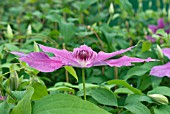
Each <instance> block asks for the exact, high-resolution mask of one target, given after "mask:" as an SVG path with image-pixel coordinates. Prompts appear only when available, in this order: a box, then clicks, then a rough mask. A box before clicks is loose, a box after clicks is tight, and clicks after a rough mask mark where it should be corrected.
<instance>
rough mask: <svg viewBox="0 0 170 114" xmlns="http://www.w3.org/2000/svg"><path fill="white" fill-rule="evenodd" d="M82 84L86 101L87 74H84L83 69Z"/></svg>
mask: <svg viewBox="0 0 170 114" xmlns="http://www.w3.org/2000/svg"><path fill="white" fill-rule="evenodd" d="M82 82H83V90H84V100H85V101H86V86H85V72H84V68H82Z"/></svg>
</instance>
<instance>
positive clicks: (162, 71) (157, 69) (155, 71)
mask: <svg viewBox="0 0 170 114" xmlns="http://www.w3.org/2000/svg"><path fill="white" fill-rule="evenodd" d="M169 69H170V62H168V63H167V64H165V65H160V66H154V67H153V68H152V69H151V72H150V75H153V76H158V77H163V76H168V77H170V70H169Z"/></svg>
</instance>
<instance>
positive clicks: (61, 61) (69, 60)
mask: <svg viewBox="0 0 170 114" xmlns="http://www.w3.org/2000/svg"><path fill="white" fill-rule="evenodd" d="M39 46H40V48H41V49H42V50H43V51H44V52H31V53H29V54H24V53H20V52H12V54H15V55H18V56H20V58H19V59H20V60H21V61H24V62H26V63H27V64H28V65H29V66H31V67H33V68H35V69H37V70H39V71H42V72H52V71H54V70H56V69H58V68H60V67H62V66H73V67H80V68H89V67H92V66H102V65H109V66H111V67H112V66H117V67H121V66H131V65H132V64H131V63H133V62H149V61H154V59H151V58H148V59H140V58H135V57H128V56H122V57H121V58H119V59H110V58H111V57H113V56H116V55H119V54H122V53H124V52H127V51H129V50H131V49H132V48H133V47H130V48H127V49H124V50H123V49H122V50H120V51H116V52H112V53H105V52H102V51H101V52H99V53H97V52H95V51H93V50H92V49H91V48H90V47H88V46H86V45H81V46H80V47H79V48H75V49H74V50H73V52H70V51H67V50H65V49H63V50H59V49H55V48H51V47H47V46H43V45H39ZM45 52H49V53H53V54H54V57H49V56H48V55H47V54H45Z"/></svg>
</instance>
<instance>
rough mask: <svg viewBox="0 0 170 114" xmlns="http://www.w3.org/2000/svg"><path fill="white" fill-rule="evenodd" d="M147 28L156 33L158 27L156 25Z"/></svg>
mask: <svg viewBox="0 0 170 114" xmlns="http://www.w3.org/2000/svg"><path fill="white" fill-rule="evenodd" d="M148 28H149V29H150V30H151V31H152V32H153V33H156V31H157V30H158V27H157V26H156V25H149V26H148Z"/></svg>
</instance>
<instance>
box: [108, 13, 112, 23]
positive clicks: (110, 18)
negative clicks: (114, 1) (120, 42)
mask: <svg viewBox="0 0 170 114" xmlns="http://www.w3.org/2000/svg"><path fill="white" fill-rule="evenodd" d="M112 17H113V14H110V17H109V19H108V21H107V24H108V25H109V24H110V21H111V20H112Z"/></svg>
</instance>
